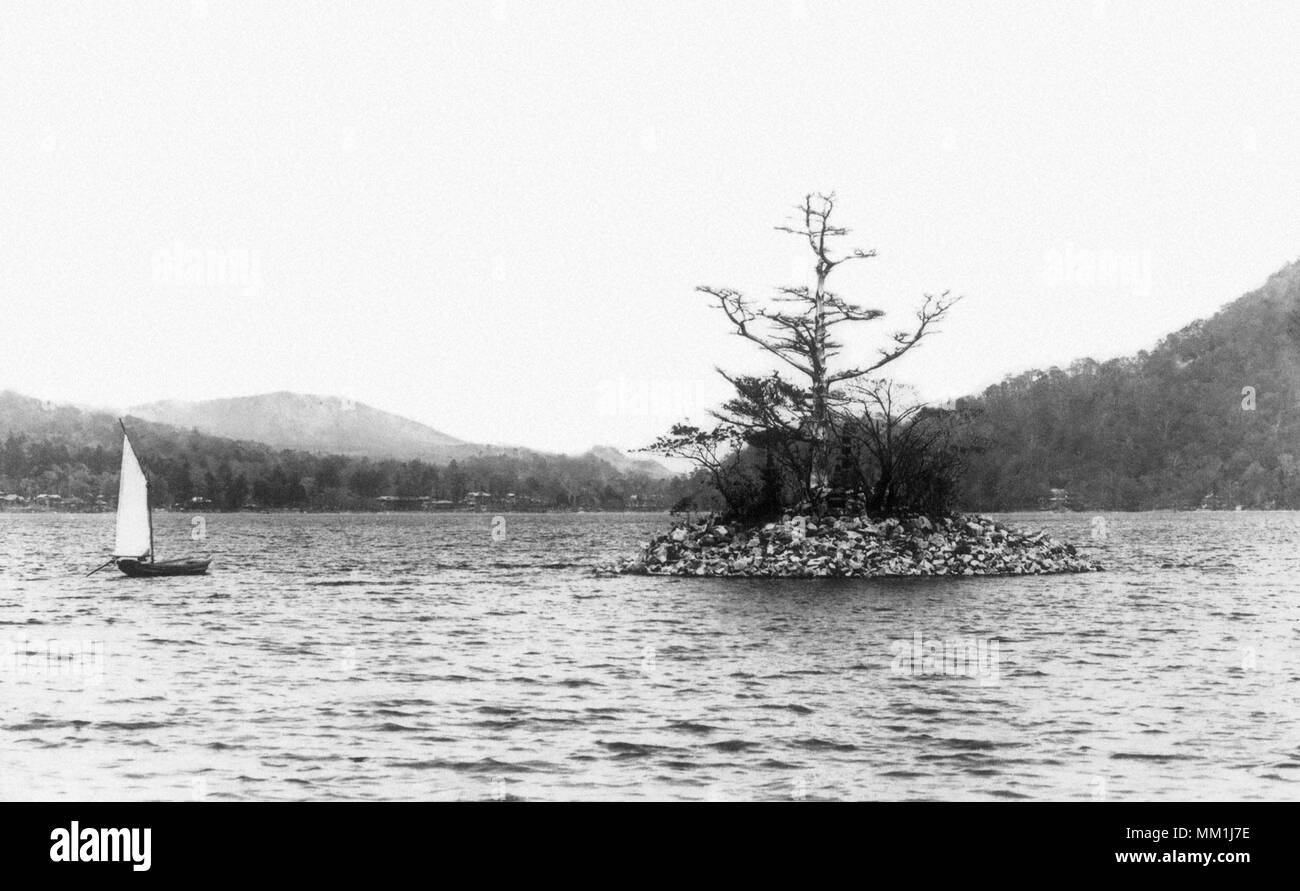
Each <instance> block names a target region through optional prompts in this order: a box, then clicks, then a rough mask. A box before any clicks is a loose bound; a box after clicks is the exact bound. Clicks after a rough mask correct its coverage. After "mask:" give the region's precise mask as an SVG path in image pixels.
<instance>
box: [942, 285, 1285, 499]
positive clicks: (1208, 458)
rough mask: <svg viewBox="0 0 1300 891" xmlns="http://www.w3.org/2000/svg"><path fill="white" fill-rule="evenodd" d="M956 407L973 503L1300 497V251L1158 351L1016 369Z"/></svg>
mask: <svg viewBox="0 0 1300 891" xmlns="http://www.w3.org/2000/svg"><path fill="white" fill-rule="evenodd" d="M957 418H958V424H959V426H958V431H959V435H958V444H959V446H960V447H962V448H963V449H964V450H965V451H966V454H967V464H968V470H967V473H966V478H965V482H964V488H965V493H964V501H965V502H966V505H967V506H968V507H970V508H974V509H982V510H999V509H1016V508H1030V507H1035V506H1039V505H1041V504H1042V503H1043V502H1044V501H1045V500H1047V499H1048V498H1049V497H1050V494H1049V493H1050V490H1052V489H1063V490H1067V491H1068V498H1069V503H1070V504H1071V505H1072V506H1074V507H1076V508H1084V509H1089V510H1100V509H1120V510H1136V509H1152V508H1195V507H1200V506H1206V507H1233V506H1236V505H1242V506H1244V507H1257V508H1269V507H1277V508H1283V507H1284V508H1300V261H1297V262H1295V263H1291V264H1289V265H1288V266H1286V267H1284V268H1282V269H1281V270H1279V271H1278V272H1277V273H1275V274H1274V275H1272V276H1271V277H1270V278H1269V279H1268V280H1267V281H1266V282H1265V283H1264V285H1263V287H1261V288H1259V289H1257V290H1255V291H1252V292H1250V293H1248V294H1246V295H1245V296H1243V297H1241V298H1239V299H1237V300H1235V301H1233V302H1231V303H1229V304H1227V305H1226V306H1224V307H1223V308H1222V309H1221V310H1220V311H1219V312H1217V313H1215V314H1214V315H1213V316H1211V317H1210V318H1208V319H1202V320H1199V321H1196V322H1193V323H1191V324H1190V325H1187V326H1186V327H1184V328H1182V329H1181V330H1179V331H1176V332H1174V333H1173V334H1170V335H1169V336H1167V337H1165V338H1164V339H1163V340H1161V341H1160V343H1159V344H1158V345H1156V346H1155V348H1154V349H1152V350H1150V351H1145V350H1144V351H1142V352H1140V353H1138V354H1137V355H1136V356H1132V357H1127V358H1122V359H1112V360H1110V361H1107V362H1096V361H1094V360H1092V359H1081V360H1078V361H1076V362H1074V363H1072V364H1071V365H1070V366H1069V368H1068V369H1064V370H1062V369H1060V368H1051V369H1048V370H1047V371H1041V370H1035V371H1029V372H1025V373H1024V374H1020V375H1016V376H1014V377H1009V378H1007V379H1006V380H1004V381H1003V382H1002V383H1000V384H997V385H994V386H992V387H989V388H988V389H987V390H985V391H984V392H983V393H982V394H980V395H979V396H975V397H972V398H967V399H961V400H958V402H957ZM1061 497H1064V496H1063V495H1061V494H1060V493H1058V500H1059V499H1060V498H1061Z"/></svg>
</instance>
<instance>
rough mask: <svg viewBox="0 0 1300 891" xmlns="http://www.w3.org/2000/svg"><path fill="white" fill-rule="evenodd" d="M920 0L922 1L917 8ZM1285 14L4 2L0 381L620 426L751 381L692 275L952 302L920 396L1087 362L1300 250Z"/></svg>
mask: <svg viewBox="0 0 1300 891" xmlns="http://www.w3.org/2000/svg"><path fill="white" fill-rule="evenodd" d="M949 7H956V8H949ZM1298 47H1300V7H1298V6H1297V5H1296V4H1290V3H1282V2H1276V3H1257V4H1252V3H1232V4H1227V3H1221V2H1219V3H1205V4H1192V3H1186V2H1177V3H1153V2H1145V3H1142V2H1127V3H1106V2H1081V3H1075V4H1059V3H1052V4H1039V3H997V4H986V5H985V4H934V5H933V6H925V5H922V4H919V3H916V2H913V0H909V2H902V3H888V4H878V5H870V4H866V3H862V2H853V3H843V4H837V3H827V2H816V3H797V2H786V3H767V4H756V3H744V4H742V3H739V2H736V3H730V4H714V3H701V2H698V0H696V2H690V3H682V4H673V3H666V2H662V0H657V2H647V3H620V4H612V3H601V4H596V3H594V2H593V3H583V4H578V3H554V2H552V3H546V4H539V3H531V4H524V3H494V4H489V3H475V4H471V3H443V4H438V3H430V2H421V3H411V4H398V3H382V4H370V3H367V4H361V3H355V4H343V3H330V4H294V3H288V2H283V0H278V2H268V3H239V4H225V3H222V4H217V3H209V4H205V3H193V4H187V3H184V2H179V3H177V2H159V3H129V4H128V3H118V4H106V3H87V4H84V5H67V6H65V5H58V6H56V5H54V4H48V3H32V4H23V6H22V8H21V9H19V8H18V7H17V6H16V5H15V4H6V5H5V9H4V12H3V22H2V23H0V70H2V71H3V87H2V90H0V117H2V118H3V121H4V123H3V126H2V127H0V389H14V390H18V391H19V392H23V393H27V394H29V395H33V396H39V397H42V398H48V399H53V400H58V401H73V402H77V403H81V404H89V405H96V406H105V407H120V406H127V405H132V404H138V403H141V402H146V401H152V400H155V399H164V398H174V399H202V398H213V397H224V396H236V395H247V394H252V393H261V392H268V391H273V390H295V391H301V392H310V393H324V394H334V395H339V396H344V397H348V398H352V399H356V400H361V401H363V402H367V403H370V404H372V405H375V406H377V407H380V408H383V409H387V410H390V411H395V412H399V413H401V414H405V415H408V416H410V417H413V418H415V419H417V420H420V421H424V422H425V423H428V424H431V425H433V426H435V427H437V428H439V429H441V430H443V431H445V432H447V433H450V434H452V435H455V436H459V437H462V438H465V439H469V440H475V441H486V442H509V443H518V444H523V445H529V446H533V447H538V448H547V449H554V450H567V451H576V450H582V449H585V448H586V447H588V446H590V445H591V444H593V443H608V444H612V445H617V446H621V447H635V446H639V445H642V444H644V443H646V442H647V441H649V440H650V439H651V438H653V437H654V436H655V435H656V434H657V433H659V432H661V431H662V430H663V429H664V428H665V427H666V425H667V424H669V423H671V422H672V421H673V420H675V419H678V418H680V417H682V416H685V415H693V416H695V417H696V418H697V419H702V417H703V409H705V408H707V407H708V406H709V405H710V404H712V403H714V402H716V401H718V400H719V399H720V398H721V397H723V396H724V395H725V389H724V386H725V385H724V384H723V382H721V381H720V380H716V379H715V375H714V374H713V371H712V368H713V366H714V365H717V364H722V365H725V366H727V367H734V368H740V369H750V370H755V371H758V370H763V369H765V368H768V367H770V363H769V362H767V361H766V360H764V359H763V358H762V357H761V356H760V355H759V354H758V353H756V352H755V351H754V349H753V348H752V347H750V346H747V345H746V344H745V343H744V342H742V341H741V340H740V339H739V338H735V337H731V336H729V335H728V332H727V327H726V325H725V324H724V321H723V320H722V318H721V317H720V316H719V315H717V314H716V313H715V312H713V311H710V310H709V309H708V308H707V306H706V302H705V300H704V298H703V297H702V296H701V295H698V294H696V293H694V291H693V288H694V287H695V286H696V285H698V284H706V283H707V284H716V285H728V286H731V287H735V288H738V289H741V290H744V291H746V292H747V293H751V294H753V295H755V296H765V295H767V294H770V293H771V290H772V288H773V287H774V286H776V285H779V284H801V283H806V281H807V279H808V277H809V273H808V263H807V260H808V256H807V248H806V246H801V245H800V244H799V243H798V242H797V241H795V240H794V239H792V238H791V237H790V236H787V235H782V234H780V233H778V232H775V231H774V229H773V227H774V226H775V225H777V224H778V223H781V222H782V221H783V220H784V218H785V216H786V214H787V211H788V210H789V209H790V207H791V205H793V204H794V203H796V202H797V201H798V200H799V199H800V198H801V197H802V195H803V194H804V193H805V192H807V191H809V190H835V191H836V192H837V193H838V194H839V198H840V202H839V208H840V209H839V211H838V213H839V214H840V215H841V217H840V219H841V222H843V223H844V224H846V225H849V226H851V227H852V228H853V229H854V230H855V232H854V242H853V244H854V245H856V246H862V247H869V248H875V249H876V250H877V251H878V252H879V257H878V259H875V260H872V261H868V262H864V263H860V264H856V265H852V266H846V267H845V268H844V270H843V271H842V272H840V273H838V274H837V278H838V279H839V280H838V282H835V283H836V284H837V285H838V290H839V291H841V292H842V293H844V294H845V295H846V296H849V297H851V298H856V299H859V300H860V301H861V302H864V303H866V304H867V305H870V306H877V307H879V308H882V309H884V310H886V311H887V313H888V315H887V317H886V318H885V320H883V321H882V322H879V323H876V324H874V325H870V326H866V327H865V328H864V329H863V330H862V331H861V333H860V335H857V336H854V337H851V338H850V344H851V347H852V350H851V352H857V353H861V354H863V355H867V354H870V353H872V352H873V351H874V349H875V348H876V347H877V346H878V345H879V344H880V342H881V339H882V338H885V337H887V336H888V334H889V333H890V332H892V331H893V330H896V328H898V327H902V326H903V325H904V324H905V323H906V321H907V317H908V314H909V312H910V311H911V309H912V308H913V307H914V306H915V305H916V304H917V303H918V301H919V300H920V298H921V295H922V294H923V293H925V292H927V291H928V292H938V291H942V290H945V289H951V290H952V291H953V292H954V293H959V294H962V295H964V296H965V300H964V301H963V302H962V303H961V304H959V306H958V308H957V309H955V310H954V311H953V314H952V316H951V318H950V320H949V321H948V322H947V324H946V325H944V327H943V329H942V331H941V333H940V334H938V335H936V336H935V337H934V338H933V339H932V340H928V341H926V342H925V343H924V345H923V346H922V347H920V348H919V349H918V350H917V351H915V352H914V353H913V354H912V355H910V356H909V357H907V358H906V359H904V360H903V361H900V362H899V363H897V365H895V366H893V370H894V371H895V373H896V375H897V377H899V378H900V379H902V380H904V381H906V382H909V383H911V384H913V385H914V386H915V387H916V388H917V389H918V391H919V392H920V394H921V395H922V396H924V397H926V398H928V399H932V400H941V399H945V398H948V397H951V396H956V395H960V394H963V393H968V392H973V391H978V390H980V389H982V388H983V387H985V386H987V385H988V384H990V383H994V382H996V381H998V380H1000V379H1001V378H1003V377H1004V376H1005V375H1007V374H1008V373H1013V372H1018V371H1021V370H1024V369H1027V368H1031V367H1047V366H1051V365H1054V364H1056V365H1062V366H1064V365H1067V364H1068V363H1069V362H1070V361H1071V360H1073V359H1075V358H1078V357H1080V356H1085V355H1091V356H1094V357H1097V358H1110V357H1113V356H1116V355H1122V354H1126V353H1131V352H1135V351H1136V350H1138V349H1142V348H1145V347H1149V346H1151V345H1152V344H1153V343H1154V342H1155V341H1156V340H1157V339H1158V338H1159V337H1160V336H1162V335H1163V334H1165V333H1167V332H1169V331H1171V330H1174V329H1176V328H1178V327H1181V326H1182V325H1184V324H1186V323H1187V322H1189V321H1191V320H1192V319H1195V318H1197V317H1201V316H1204V315H1207V314H1210V313H1212V312H1214V311H1215V310H1216V309H1217V308H1218V307H1219V306H1220V305H1222V304H1223V303H1226V302H1228V301H1229V300H1231V299H1233V298H1235V297H1237V296H1239V295H1240V294H1242V293H1243V292H1245V291H1247V290H1250V289H1253V288H1255V287H1257V286H1259V285H1260V284H1261V283H1262V282H1263V281H1264V279H1265V278H1267V276H1268V275H1269V274H1271V273H1272V272H1274V271H1275V270H1276V269H1277V268H1279V267H1280V266H1282V265H1283V264H1285V263H1287V262H1290V261H1292V260H1295V259H1296V258H1297V257H1300V213H1297V209H1298V208H1300V164H1297V163H1296V161H1297V147H1298V146H1300V114H1297V106H1296V103H1297V97H1298V96H1300V51H1298Z"/></svg>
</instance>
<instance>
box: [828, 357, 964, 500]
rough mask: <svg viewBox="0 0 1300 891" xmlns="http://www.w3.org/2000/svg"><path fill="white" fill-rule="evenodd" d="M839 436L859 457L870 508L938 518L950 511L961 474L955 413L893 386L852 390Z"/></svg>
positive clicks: (869, 384)
mask: <svg viewBox="0 0 1300 891" xmlns="http://www.w3.org/2000/svg"><path fill="white" fill-rule="evenodd" d="M850 390H851V399H850V400H848V401H847V403H846V406H845V409H844V410H843V414H842V420H841V423H840V434H841V436H842V437H843V438H844V441H845V442H847V443H849V445H850V446H851V449H852V451H853V452H854V453H856V454H857V455H858V464H857V472H858V474H859V475H860V476H861V479H862V482H863V484H864V486H863V488H864V489H866V491H867V492H868V493H869V494H868V497H869V500H870V507H871V508H872V509H873V510H875V511H878V512H881V513H889V512H891V511H894V510H897V509H899V508H907V509H911V510H918V511H922V512H940V511H942V510H943V509H945V508H947V507H948V506H949V505H950V502H951V499H952V496H953V495H954V493H955V489H956V484H957V477H958V476H959V474H960V471H961V464H962V461H961V456H960V455H959V454H958V453H957V452H956V451H955V450H954V449H953V448H951V435H952V426H951V423H950V420H951V415H952V413H951V412H946V411H943V410H940V409H935V408H932V407H930V406H928V405H926V404H924V403H921V402H908V401H905V396H906V395H907V394H905V393H902V392H900V390H901V388H899V387H897V386H895V384H894V383H893V382H892V381H888V380H873V381H864V382H861V383H856V384H853V385H852V386H851V387H850Z"/></svg>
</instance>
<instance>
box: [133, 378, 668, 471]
mask: <svg viewBox="0 0 1300 891" xmlns="http://www.w3.org/2000/svg"><path fill="white" fill-rule="evenodd" d="M131 414H133V415H135V416H137V417H141V418H145V419H146V420H150V421H154V422H156V423H160V424H168V425H170V426H173V427H179V428H182V429H187V430H198V431H199V432H201V433H207V434H210V435H213V436H223V437H227V438H230V439H241V440H249V441H252V442H261V443H265V444H267V445H270V446H273V447H275V448H280V449H296V450H299V451H304V452H318V453H319V452H324V453H329V454H334V455H347V456H350V457H362V456H364V457H369V458H400V459H403V460H409V459H420V460H424V461H433V462H437V463H445V462H447V461H450V460H452V459H455V458H459V459H462V460H463V459H465V458H468V457H473V456H483V455H514V456H517V457H526V456H532V455H546V453H542V452H537V451H535V450H533V449H525V448H520V447H514V446H500V445H484V444H481V443H471V442H465V441H464V440H460V439H456V438H455V437H453V436H449V435H447V434H446V433H443V432H442V431H440V430H435V429H433V428H432V427H428V426H426V425H424V424H421V423H419V422H418V421H412V420H411V419H409V418H404V417H402V416H401V415H395V414H392V413H391V412H386V411H382V410H380V409H377V408H373V407H372V406H369V405H366V404H364V403H361V402H355V401H353V400H349V399H340V398H338V397H337V396H314V395H310V394H305V393H287V392H281V393H268V394H265V395H262V396H242V397H238V398H235V399H212V400H208V401H205V402H154V403H150V404H148V405H140V406H136V407H134V408H132V409H131ZM586 454H587V455H588V456H591V457H595V458H597V459H599V460H601V461H605V462H607V463H608V464H610V465H611V466H612V467H614V468H616V469H617V470H619V471H622V472H624V473H642V474H645V475H646V476H648V477H650V478H651V479H654V480H663V479H668V478H669V477H672V476H675V475H676V474H675V473H674V472H673V471H671V470H669V469H668V468H666V467H664V466H663V465H662V464H660V463H658V462H657V461H653V460H649V459H636V458H632V457H630V456H628V455H625V454H623V453H622V452H620V451H619V450H618V449H616V448H613V447H611V446H596V447H595V448H593V449H591V451H589V452H587V453H586ZM546 457H558V456H554V455H546Z"/></svg>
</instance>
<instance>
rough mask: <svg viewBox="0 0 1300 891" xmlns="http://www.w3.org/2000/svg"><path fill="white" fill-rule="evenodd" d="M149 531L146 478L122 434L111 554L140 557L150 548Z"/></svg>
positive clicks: (151, 547)
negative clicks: (120, 475)
mask: <svg viewBox="0 0 1300 891" xmlns="http://www.w3.org/2000/svg"><path fill="white" fill-rule="evenodd" d="M150 538H151V536H150V533H149V482H148V480H146V479H145V476H144V471H143V470H142V469H141V468H140V462H139V461H138V460H137V459H136V457H135V449H133V448H131V440H130V439H128V438H127V437H126V436H125V435H123V437H122V477H121V479H120V480H119V482H118V484H117V541H116V542H115V543H114V545H113V556H114V557H143V556H144V555H146V554H148V553H150V551H151V550H152V549H153V542H152V541H150Z"/></svg>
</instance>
